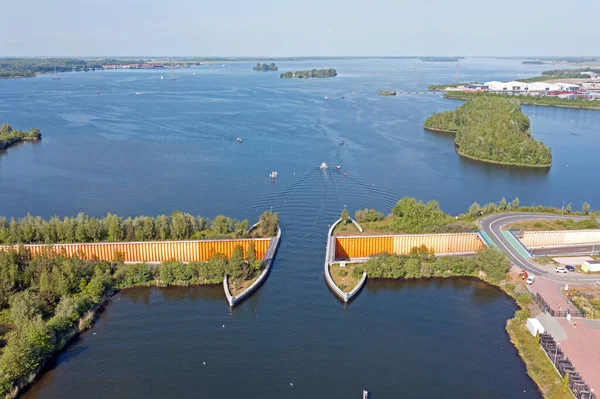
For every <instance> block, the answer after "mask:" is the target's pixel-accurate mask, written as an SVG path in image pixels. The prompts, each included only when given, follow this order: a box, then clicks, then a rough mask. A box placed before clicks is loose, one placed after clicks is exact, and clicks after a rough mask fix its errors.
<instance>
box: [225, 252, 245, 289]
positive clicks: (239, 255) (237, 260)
mask: <svg viewBox="0 0 600 399" xmlns="http://www.w3.org/2000/svg"><path fill="white" fill-rule="evenodd" d="M245 264H246V262H245V261H244V249H243V248H242V246H241V245H237V246H236V247H235V248H234V249H233V253H232V254H231V258H229V262H228V267H227V269H228V270H227V271H228V273H227V274H229V276H230V277H231V278H232V279H233V280H234V282H236V284H237V280H239V279H240V278H242V277H243V275H244V272H245V270H244V266H245Z"/></svg>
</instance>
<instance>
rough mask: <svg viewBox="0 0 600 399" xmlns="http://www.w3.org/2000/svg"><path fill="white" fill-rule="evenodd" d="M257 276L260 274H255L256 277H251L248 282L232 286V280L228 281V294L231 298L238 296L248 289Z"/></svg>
mask: <svg viewBox="0 0 600 399" xmlns="http://www.w3.org/2000/svg"><path fill="white" fill-rule="evenodd" d="M259 276H260V273H259V274H257V275H256V277H253V278H251V279H250V280H242V281H241V282H238V284H233V280H229V281H228V283H229V292H230V293H231V295H233V296H238V295H239V294H241V293H242V292H244V291H245V290H246V289H247V288H248V287H250V286H251V285H252V283H254V282H255V281H256V279H257V278H258V277H259Z"/></svg>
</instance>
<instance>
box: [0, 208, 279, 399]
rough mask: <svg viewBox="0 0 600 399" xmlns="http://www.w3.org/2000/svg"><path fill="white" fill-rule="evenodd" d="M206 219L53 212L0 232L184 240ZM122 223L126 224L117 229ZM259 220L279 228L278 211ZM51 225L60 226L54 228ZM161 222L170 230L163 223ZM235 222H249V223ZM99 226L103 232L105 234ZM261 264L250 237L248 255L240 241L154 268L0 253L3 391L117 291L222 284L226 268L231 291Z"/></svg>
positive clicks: (20, 236) (24, 380)
mask: <svg viewBox="0 0 600 399" xmlns="http://www.w3.org/2000/svg"><path fill="white" fill-rule="evenodd" d="M52 220H54V222H52ZM128 220H129V221H130V222H128ZM207 220H208V219H200V218H195V219H192V218H191V217H190V216H189V214H185V213H181V212H174V214H173V216H172V217H171V218H169V217H162V218H161V217H160V216H159V217H157V218H156V219H152V218H146V217H141V218H135V219H122V218H118V217H116V216H114V215H110V214H109V216H107V217H106V218H104V219H93V218H88V217H84V216H83V214H80V215H79V216H78V217H77V218H72V219H68V218H65V222H64V224H62V222H60V220H59V219H58V218H55V219H51V220H50V221H49V222H47V223H45V224H43V227H42V225H39V224H37V223H40V222H41V221H42V220H41V219H39V218H32V217H30V216H28V217H26V218H24V219H20V220H18V221H17V220H14V219H12V220H11V222H10V224H9V226H8V228H7V227H6V218H3V221H0V235H1V236H2V237H3V242H14V241H19V242H24V240H26V242H31V241H36V239H34V238H33V237H37V240H38V241H42V242H48V239H49V238H48V237H52V238H53V239H55V240H56V241H58V240H59V237H60V235H61V234H63V233H61V231H63V228H65V229H67V231H70V232H65V233H64V234H65V235H64V236H63V237H62V238H63V239H65V240H66V239H71V238H74V239H75V241H82V240H87V239H90V238H94V237H97V238H101V237H102V238H108V239H109V240H117V239H126V238H134V237H137V238H135V239H136V240H137V239H139V238H141V239H149V238H163V236H161V234H163V233H164V238H165V239H167V238H174V239H184V238H191V237H196V236H197V234H195V233H196V232H198V231H200V230H198V229H200V224H202V225H203V226H208V225H207V224H205V222H206V221H207ZM119 221H121V222H122V224H123V225H122V226H120V228H119V226H118V222H119ZM136 221H137V222H136ZM151 221H153V222H155V230H154V233H153V234H151V233H150V232H149V227H150V226H151V225H152V223H150V222H151ZM31 222H34V223H35V225H32V224H31ZM144 222H146V223H144ZM260 222H261V223H260V224H259V225H258V226H257V228H256V229H255V230H257V231H258V233H259V235H260V236H272V235H274V234H275V233H276V231H277V227H278V216H277V214H276V213H270V212H265V214H263V215H262V216H261V218H260ZM53 223H56V226H57V230H53V229H52V228H51V226H52V225H53ZM164 223H166V225H168V226H169V228H167V229H165V228H164V226H165V224H164ZM240 223H241V224H243V225H244V227H247V221H243V222H240ZM235 224H236V222H234V221H233V219H229V218H226V217H224V216H223V217H219V216H218V217H216V218H215V219H214V220H213V224H212V227H210V228H211V229H213V230H214V231H215V232H216V233H217V234H219V235H226V236H228V235H229V234H235V235H236V236H241V235H244V233H243V232H242V231H234V230H235V228H234V227H233V226H235ZM34 226H35V227H34ZM103 226H104V228H103ZM238 227H241V225H238ZM205 228H206V229H208V228H209V227H205ZM7 229H8V231H7ZM48 230H50V231H53V232H47V231H48ZM194 230H196V231H194ZM16 231H18V233H15V232H16ZM98 231H103V232H104V235H102V234H100V233H98ZM44 232H46V233H44ZM167 232H168V233H167ZM7 234H8V235H9V236H8V237H7ZM13 234H15V235H14V236H13ZM38 234H41V236H38ZM56 234H58V236H57V235H56ZM117 258H118V257H117ZM263 267H264V265H263V264H262V262H261V261H260V260H259V259H257V256H256V250H255V247H254V244H253V243H251V244H250V245H249V246H248V248H247V250H246V252H245V253H244V250H243V248H242V247H241V246H237V247H235V248H234V250H233V253H232V255H231V257H230V258H229V259H228V258H227V257H226V256H225V255H223V254H215V255H213V256H212V257H211V258H210V259H209V260H208V261H206V262H189V263H183V262H178V261H168V262H163V263H161V264H159V265H157V266H156V267H152V266H149V265H147V264H145V263H139V264H135V265H131V264H125V263H124V262H123V261H122V260H120V259H114V260H113V261H100V260H94V259H84V258H82V257H80V256H78V255H76V256H74V257H67V256H64V255H62V254H57V253H54V252H52V251H47V252H42V253H39V254H33V253H30V252H29V251H27V250H17V249H9V250H6V251H0V346H1V348H0V395H2V396H3V397H15V396H17V395H18V394H19V392H20V390H21V389H22V388H23V387H25V386H26V385H28V384H29V383H31V382H32V381H33V380H34V378H35V376H36V375H37V374H38V373H39V372H40V371H41V370H42V369H43V366H44V364H45V363H46V362H47V361H48V360H49V359H50V358H51V357H52V356H53V355H54V354H56V353H57V352H60V351H62V350H63V349H64V348H65V346H66V344H67V343H68V342H69V341H70V340H71V339H72V338H73V337H75V336H76V335H78V334H79V333H80V332H82V331H84V330H86V329H88V328H90V327H91V326H92V324H93V321H94V317H95V314H96V311H97V310H98V309H99V308H100V306H101V305H102V304H103V303H104V302H105V301H106V300H107V299H109V298H110V297H111V296H112V295H113V294H114V293H116V292H117V291H118V290H120V289H125V288H129V287H136V286H159V287H166V286H173V285H180V286H190V285H202V284H221V283H222V282H223V276H224V274H225V273H226V274H227V275H228V276H229V284H230V287H231V288H232V289H233V290H234V291H236V290H237V289H238V288H240V287H243V286H247V285H249V282H251V281H254V280H255V279H256V278H257V277H258V275H260V273H261V271H262V269H263Z"/></svg>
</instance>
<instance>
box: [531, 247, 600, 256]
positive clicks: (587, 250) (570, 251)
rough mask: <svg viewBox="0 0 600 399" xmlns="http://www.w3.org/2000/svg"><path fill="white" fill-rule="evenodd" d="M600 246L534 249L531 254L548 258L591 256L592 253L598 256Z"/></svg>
mask: <svg viewBox="0 0 600 399" xmlns="http://www.w3.org/2000/svg"><path fill="white" fill-rule="evenodd" d="M599 250H600V244H593V245H592V244H589V245H588V244H584V245H569V246H568V247H548V248H534V249H531V253H532V254H534V255H547V256H590V255H591V254H592V252H593V253H594V254H598V251H599Z"/></svg>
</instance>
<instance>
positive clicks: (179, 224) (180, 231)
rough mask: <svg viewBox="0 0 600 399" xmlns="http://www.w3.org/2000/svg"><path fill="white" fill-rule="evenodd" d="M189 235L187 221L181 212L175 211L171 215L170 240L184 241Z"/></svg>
mask: <svg viewBox="0 0 600 399" xmlns="http://www.w3.org/2000/svg"><path fill="white" fill-rule="evenodd" d="M189 233H190V226H189V224H188V219H187V218H186V217H185V215H184V214H183V212H180V211H175V212H173V214H172V215H171V238H173V239H175V240H185V239H186V238H188V235H189Z"/></svg>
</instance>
